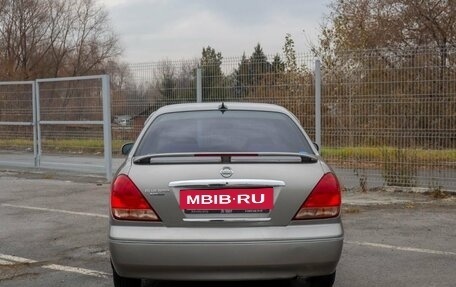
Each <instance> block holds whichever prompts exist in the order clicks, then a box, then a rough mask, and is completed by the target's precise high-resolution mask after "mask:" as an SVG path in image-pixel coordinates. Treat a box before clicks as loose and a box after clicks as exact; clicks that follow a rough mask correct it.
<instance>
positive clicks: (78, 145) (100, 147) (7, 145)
mask: <svg viewBox="0 0 456 287" xmlns="http://www.w3.org/2000/svg"><path fill="white" fill-rule="evenodd" d="M126 142H127V141H126V140H125V141H124V140H113V141H112V151H113V154H119V153H120V149H121V147H122V145H123V144H124V143H126ZM41 148H42V150H43V152H57V153H59V152H64V153H82V154H99V153H101V154H102V153H103V151H104V143H103V139H44V140H43V141H42V143H41ZM0 149H3V150H14V151H23V150H28V149H30V150H33V140H28V139H0Z"/></svg>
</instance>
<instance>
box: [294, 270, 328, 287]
mask: <svg viewBox="0 0 456 287" xmlns="http://www.w3.org/2000/svg"><path fill="white" fill-rule="evenodd" d="M335 279H336V272H334V273H332V274H329V275H324V276H315V277H309V278H303V277H296V278H294V279H292V280H291V282H290V287H332V286H333V284H334V281H335Z"/></svg>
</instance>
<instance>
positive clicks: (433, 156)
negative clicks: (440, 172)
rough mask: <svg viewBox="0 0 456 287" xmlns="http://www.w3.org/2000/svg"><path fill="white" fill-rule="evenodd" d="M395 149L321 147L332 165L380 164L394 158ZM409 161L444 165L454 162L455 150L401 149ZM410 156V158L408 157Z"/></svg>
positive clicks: (455, 159) (324, 155)
mask: <svg viewBox="0 0 456 287" xmlns="http://www.w3.org/2000/svg"><path fill="white" fill-rule="evenodd" d="M397 150H398V149H397V148H393V147H340V148H337V147H323V149H322V152H321V154H322V156H323V158H325V159H327V160H328V161H329V162H332V163H335V164H337V163H344V162H348V161H366V162H377V163H381V162H383V161H384V160H385V157H387V158H388V157H394V154H395V153H397ZM401 150H402V151H404V153H405V155H406V156H408V157H409V159H408V160H411V161H410V162H409V163H411V164H420V163H432V165H436V164H445V163H448V162H455V161H456V149H444V150H425V149H401ZM409 155H412V156H409Z"/></svg>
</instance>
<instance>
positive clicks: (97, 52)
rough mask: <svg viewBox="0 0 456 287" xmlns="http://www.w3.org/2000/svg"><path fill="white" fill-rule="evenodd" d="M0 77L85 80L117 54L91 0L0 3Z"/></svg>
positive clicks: (105, 18) (105, 17)
mask: <svg viewBox="0 0 456 287" xmlns="http://www.w3.org/2000/svg"><path fill="white" fill-rule="evenodd" d="M0 48H1V49H0V64H1V66H0V77H2V79H29V78H37V77H49V76H53V77H55V76H76V75H85V74H90V73H94V72H98V71H100V70H103V69H104V67H105V66H106V65H107V63H108V62H109V61H112V60H115V58H116V57H117V56H118V55H120V53H121V49H120V48H119V43H118V38H117V36H116V35H115V33H114V32H113V31H112V29H111V27H110V23H109V19H108V15H107V12H106V10H105V9H104V8H103V7H102V6H98V5H96V3H95V2H94V0H0Z"/></svg>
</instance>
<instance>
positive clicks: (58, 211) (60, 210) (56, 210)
mask: <svg viewBox="0 0 456 287" xmlns="http://www.w3.org/2000/svg"><path fill="white" fill-rule="evenodd" d="M2 206H4V207H12V208H21V209H29V210H39V211H48V212H57V213H64V214H71V215H82V216H91V217H100V218H108V216H107V215H105V214H98V213H87V212H77V211H69V210H62V209H54V208H44V207H34V206H25V205H14V204H7V203H2Z"/></svg>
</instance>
